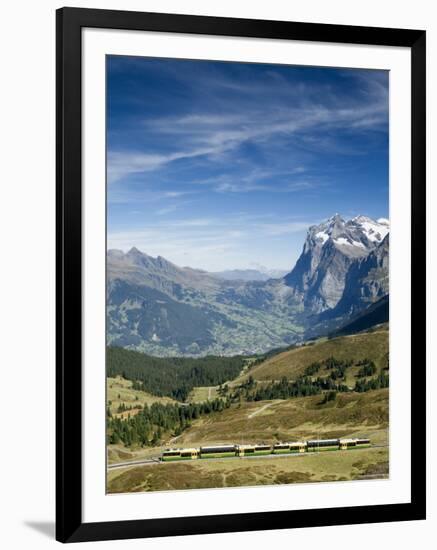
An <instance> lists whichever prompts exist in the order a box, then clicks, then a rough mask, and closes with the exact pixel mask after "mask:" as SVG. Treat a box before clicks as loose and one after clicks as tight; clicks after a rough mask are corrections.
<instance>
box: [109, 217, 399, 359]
mask: <svg viewBox="0 0 437 550" xmlns="http://www.w3.org/2000/svg"><path fill="white" fill-rule="evenodd" d="M388 232H389V224H388V221H387V220H378V221H374V220H372V219H370V218H367V217H364V216H358V217H356V218H353V219H351V220H348V221H345V220H344V219H343V218H342V217H341V216H339V215H335V216H333V217H332V218H330V219H329V220H327V221H326V222H324V223H322V224H320V225H317V226H313V227H310V228H309V230H308V234H307V237H306V240H305V244H304V247H303V251H302V254H301V256H300V258H299V260H298V261H297V263H296V265H295V267H294V268H293V270H292V271H291V272H290V273H288V274H287V275H285V276H284V277H278V278H270V277H267V280H266V279H265V278H264V277H258V276H257V275H255V274H253V273H248V272H251V271H252V270H243V271H239V270H235V271H231V272H224V273H220V274H217V273H214V274H212V273H207V272H206V271H202V270H198V269H191V268H189V267H178V266H176V265H174V264H173V263H171V262H169V261H168V260H166V259H165V258H162V257H160V256H158V257H157V258H153V257H151V256H148V255H147V254H144V253H142V252H140V251H139V250H138V249H136V248H132V249H131V250H129V251H128V252H127V253H124V252H122V251H120V250H109V251H108V254H107V278H108V281H107V322H108V331H107V332H108V334H107V340H108V344H109V345H117V346H123V347H129V348H132V349H137V350H140V351H144V352H147V353H150V354H153V355H159V356H171V355H191V356H200V355H206V354H224V355H236V354H253V353H262V352H265V351H267V350H269V349H272V348H277V347H281V346H286V345H289V344H291V343H293V342H295V341H298V340H300V339H302V338H303V337H305V336H314V335H317V334H321V333H325V332H327V331H328V330H332V329H333V328H334V329H335V328H336V327H338V326H341V325H343V324H344V323H345V322H347V320H348V319H351V318H352V317H353V316H355V315H357V314H358V313H359V312H360V311H363V310H365V309H366V308H367V307H371V306H372V304H373V303H375V302H377V301H378V300H380V299H381V298H382V297H384V296H386V295H387V294H388V253H389V236H388ZM280 275H281V274H280Z"/></svg>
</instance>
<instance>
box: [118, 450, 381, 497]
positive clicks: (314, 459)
mask: <svg viewBox="0 0 437 550" xmlns="http://www.w3.org/2000/svg"><path fill="white" fill-rule="evenodd" d="M387 474H388V450H387V448H373V449H362V450H359V451H337V452H327V453H319V454H311V455H308V454H306V455H295V456H292V457H286V456H281V457H280V458H273V459H272V458H256V459H251V458H248V459H244V458H242V459H228V460H227V459H223V460H217V461H214V460H210V461H208V460H196V461H190V462H189V463H187V462H185V463H181V462H179V463H164V464H160V465H154V466H131V467H128V468H123V469H118V470H109V472H108V492H110V493H123V492H141V491H171V490H174V489H200V488H210V487H241V486H255V485H275V484H286V483H312V482H317V481H348V480H352V479H375V478H383V477H386V476H387Z"/></svg>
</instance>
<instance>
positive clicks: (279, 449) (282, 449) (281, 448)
mask: <svg viewBox="0 0 437 550" xmlns="http://www.w3.org/2000/svg"><path fill="white" fill-rule="evenodd" d="M289 452H290V443H275V444H274V445H273V453H274V454H282V453H289Z"/></svg>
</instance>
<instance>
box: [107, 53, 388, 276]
mask: <svg viewBox="0 0 437 550" xmlns="http://www.w3.org/2000/svg"><path fill="white" fill-rule="evenodd" d="M107 101H108V120H107V144H108V151H107V159H108V160H107V162H108V173H107V189H108V194H107V196H108V247H109V248H119V249H122V250H125V251H126V250H128V249H129V248H131V247H132V246H136V247H137V248H139V249H140V250H142V251H143V252H146V253H147V254H150V255H151V256H157V255H161V256H164V257H165V258H167V259H168V260H170V261H173V262H174V263H176V264H178V265H188V266H191V267H196V268H203V269H207V270H211V271H216V270H222V269H233V268H238V269H244V268H254V267H258V266H265V267H268V268H275V269H290V268H291V267H292V266H293V265H294V263H295V261H296V259H297V258H298V256H299V254H300V252H301V249H302V246H303V241H304V239H305V234H306V229H307V228H308V226H309V225H312V224H315V223H318V222H320V221H321V220H323V219H326V218H328V217H330V216H331V215H333V214H334V213H336V212H339V213H340V214H342V215H343V216H344V217H346V218H348V217H352V216H355V215H358V214H365V215H368V216H370V217H374V218H379V217H388V73H387V72H385V71H364V70H357V69H331V68H328V69H327V68H315V67H299V66H284V65H267V64H252V63H251V64H249V63H227V62H209V61H208V62H205V61H189V60H171V59H154V58H141V57H118V56H109V57H108V61H107Z"/></svg>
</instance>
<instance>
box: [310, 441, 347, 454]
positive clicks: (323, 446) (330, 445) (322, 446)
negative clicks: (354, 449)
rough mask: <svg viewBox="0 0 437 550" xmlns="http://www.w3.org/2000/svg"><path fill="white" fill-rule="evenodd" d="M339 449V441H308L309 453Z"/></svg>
mask: <svg viewBox="0 0 437 550" xmlns="http://www.w3.org/2000/svg"><path fill="white" fill-rule="evenodd" d="M339 448H340V440H339V439H309V440H308V441H307V450H308V452H313V453H316V452H319V451H335V450H337V449H339Z"/></svg>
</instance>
